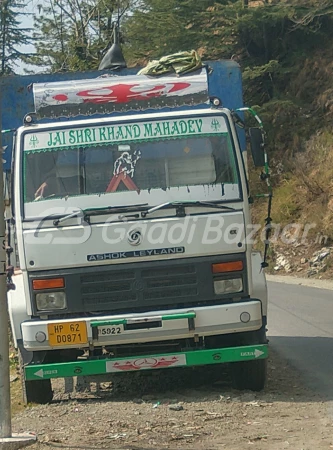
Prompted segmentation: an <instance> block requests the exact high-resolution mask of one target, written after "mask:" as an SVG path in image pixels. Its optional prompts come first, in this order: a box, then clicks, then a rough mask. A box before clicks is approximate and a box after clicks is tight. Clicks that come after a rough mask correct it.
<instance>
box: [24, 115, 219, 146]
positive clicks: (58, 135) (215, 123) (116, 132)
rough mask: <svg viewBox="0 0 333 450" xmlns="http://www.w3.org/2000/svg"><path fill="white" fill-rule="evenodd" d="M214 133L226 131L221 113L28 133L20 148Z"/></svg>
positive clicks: (85, 144)
mask: <svg viewBox="0 0 333 450" xmlns="http://www.w3.org/2000/svg"><path fill="white" fill-rule="evenodd" d="M217 133H219V134H221V133H227V126H226V123H225V120H224V118H223V117H221V116H217V117H211V116H210V117H203V118H199V117H198V118H196V117H195V118H184V119H175V120H158V121H150V122H140V123H134V124H133V123H132V124H117V125H112V124H110V125H104V126H89V127H80V128H72V129H70V128H67V129H64V130H60V131H59V130H57V131H50V130H49V131H41V132H40V133H36V132H34V133H33V134H30V133H29V134H26V135H25V141H24V149H25V150H26V151H31V152H33V151H45V150H49V149H60V148H73V147H82V146H87V145H92V144H93V145H101V144H102V145H103V144H110V143H112V144H120V143H124V142H140V141H148V140H154V139H174V138H180V137H185V136H204V135H206V136H209V135H214V134H217Z"/></svg>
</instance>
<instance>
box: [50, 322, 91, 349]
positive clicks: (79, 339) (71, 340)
mask: <svg viewBox="0 0 333 450" xmlns="http://www.w3.org/2000/svg"><path fill="white" fill-rule="evenodd" d="M47 327H48V332H49V343H50V345H51V346H52V347H60V346H64V345H65V346H67V345H76V344H87V343H88V335H87V325H86V323H85V322H65V323H52V324H49V325H48V326H47Z"/></svg>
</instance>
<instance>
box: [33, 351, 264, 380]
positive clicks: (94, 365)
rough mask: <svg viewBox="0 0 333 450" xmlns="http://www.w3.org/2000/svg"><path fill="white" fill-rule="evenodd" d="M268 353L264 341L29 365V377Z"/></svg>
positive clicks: (233, 359) (119, 370)
mask: <svg viewBox="0 0 333 450" xmlns="http://www.w3.org/2000/svg"><path fill="white" fill-rule="evenodd" d="M267 356H268V346H267V345H266V344H261V345H247V346H242V347H229V348H218V349H213V350H194V351H187V352H181V353H174V354H162V355H149V356H139V357H136V358H117V359H115V358H113V359H97V360H90V361H77V362H69V363H54V364H40V365H30V366H26V367H25V379H26V380H43V379H44V380H45V379H51V378H68V377H76V376H93V375H105V374H109V373H123V372H137V371H139V370H140V371H141V370H152V369H165V368H173V367H191V366H202V365H208V364H221V363H229V362H237V361H251V360H256V359H265V358H267Z"/></svg>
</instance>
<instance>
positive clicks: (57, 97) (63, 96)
mask: <svg viewBox="0 0 333 450" xmlns="http://www.w3.org/2000/svg"><path fill="white" fill-rule="evenodd" d="M53 98H54V100H58V102H66V101H67V100H68V96H67V95H66V94H57V95H55V96H54V97H53Z"/></svg>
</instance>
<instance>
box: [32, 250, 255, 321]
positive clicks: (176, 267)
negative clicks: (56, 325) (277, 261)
mask: <svg viewBox="0 0 333 450" xmlns="http://www.w3.org/2000/svg"><path fill="white" fill-rule="evenodd" d="M239 259H242V260H243V262H244V269H243V271H242V272H241V273H239V275H240V276H242V277H243V283H244V292H242V293H241V294H240V296H241V297H243V298H244V299H245V300H246V299H248V291H247V277H246V269H245V267H246V264H245V255H244V254H235V255H223V256H214V257H202V258H187V259H186V258H182V259H170V260H163V261H140V262H136V263H129V264H126V263H122V264H110V265H104V266H95V267H84V268H82V267H78V268H75V269H68V270H67V269H66V270H63V271H61V270H60V271H57V272H56V276H57V277H59V276H63V277H64V278H65V285H66V296H67V311H64V312H63V313H61V316H62V315H68V317H70V316H71V315H72V314H74V317H75V313H78V314H81V315H87V316H94V315H96V314H102V315H104V314H123V313H135V312H147V311H158V310H170V309H177V308H193V307H195V306H208V305H214V304H222V303H230V302H232V301H233V299H232V298H230V296H228V295H219V296H217V295H216V294H215V293H214V275H213V273H212V269H211V267H212V264H213V263H215V262H216V263H220V262H224V261H233V260H239ZM54 275H55V274H54V273H53V271H50V272H49V271H45V272H35V273H33V274H31V275H30V283H31V291H32V292H33V287H32V282H33V280H34V279H35V278H43V277H52V276H54ZM224 277H225V278H228V277H229V274H226V275H225V276H224ZM219 278H220V276H219ZM34 315H36V316H38V315H39V314H38V311H37V309H36V305H35V301H34ZM49 315H50V316H54V317H56V316H58V315H59V316H60V314H59V312H57V311H52V312H49Z"/></svg>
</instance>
